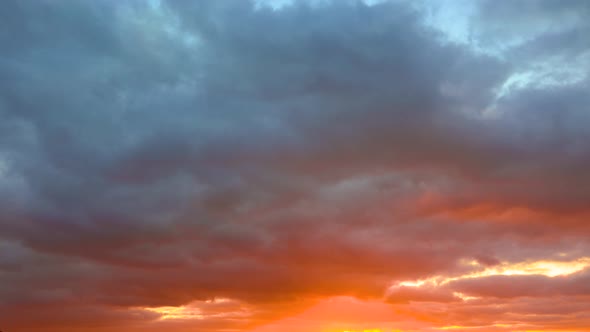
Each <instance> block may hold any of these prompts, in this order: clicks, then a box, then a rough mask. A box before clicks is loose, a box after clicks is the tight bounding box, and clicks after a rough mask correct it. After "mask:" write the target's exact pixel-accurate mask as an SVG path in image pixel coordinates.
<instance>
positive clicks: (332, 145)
mask: <svg viewBox="0 0 590 332" xmlns="http://www.w3.org/2000/svg"><path fill="white" fill-rule="evenodd" d="M523 3H524V2H523ZM544 4H548V5H553V4H552V3H551V2H540V3H539V6H540V5H544ZM577 4H578V3H573V2H572V3H571V5H572V6H574V5H577ZM482 6H483V8H486V6H492V5H489V4H487V3H482ZM506 6H510V5H509V4H508V3H504V4H501V5H499V6H498V7H493V8H494V10H498V11H505V10H506V9H503V8H501V7H506ZM535 6H537V5H535ZM535 8H537V7H535ZM539 8H541V7H539ZM543 8H544V7H543ZM559 8H561V9H562V10H561V11H559V13H562V12H563V13H570V12H573V11H572V9H571V8H570V7H567V8H566V6H563V7H562V6H561V5H560V6H559ZM482 12H485V13H487V15H489V17H487V18H486V19H482V22H484V23H482V25H481V26H480V27H479V28H480V29H481V31H483V32H482V33H488V32H489V30H486V29H493V28H494V23H493V21H494V20H496V19H497V18H495V17H496V16H494V15H500V14H497V13H495V12H494V11H493V10H492V11H487V10H483V11H482ZM423 15H424V13H422V12H420V11H419V10H417V9H414V8H413V7H411V6H410V5H408V4H406V3H403V2H385V3H383V4H379V5H375V6H368V5H365V4H363V3H362V2H356V1H333V2H328V3H325V4H312V3H307V2H303V1H300V2H296V3H295V4H294V5H292V6H286V7H283V8H282V9H280V10H271V9H270V8H268V7H264V6H263V7H261V8H258V9H256V7H255V6H254V5H253V4H252V3H250V2H248V1H195V2H190V3H189V2H182V1H170V2H163V3H161V4H159V5H158V4H156V3H155V2H154V4H151V5H150V4H149V3H147V2H146V3H139V2H130V1H129V2H128V1H122V2H116V3H115V2H99V3H95V2H76V3H66V2H49V1H47V2H46V1H39V2H32V1H7V2H5V3H3V4H2V9H1V10H0V21H1V22H2V23H0V24H1V25H2V28H1V29H0V31H2V32H0V42H1V44H2V53H1V54H0V91H1V92H0V199H1V200H0V244H1V245H2V251H1V253H0V285H2V286H0V312H5V313H9V315H10V316H11V317H12V318H11V319H10V320H9V322H10V323H11V324H14V326H16V327H18V326H19V317H24V316H22V315H24V312H23V311H22V310H20V309H19V308H20V307H19V305H21V304H22V305H23V306H26V305H28V304H30V305H35V306H39V308H44V307H45V306H51V305H55V304H61V305H63V306H64V307H66V308H72V307H75V306H82V307H83V308H81V309H80V310H81V311H83V312H80V313H78V312H77V311H71V315H72V316H71V317H72V318H71V321H73V322H75V321H79V320H87V321H94V320H96V321H98V320H111V318H108V319H107V318H104V317H103V316H101V315H103V314H104V315H114V316H117V315H119V314H120V311H117V310H119V309H121V308H137V307H144V306H166V305H181V304H185V303H188V302H190V301H192V300H195V299H198V300H204V299H208V298H213V297H215V296H221V297H227V298H235V299H238V300H243V301H246V302H249V303H250V304H252V305H256V306H259V308H261V311H262V312H264V310H263V309H265V308H266V307H265V306H267V305H268V303H273V305H277V306H278V305H279V304H280V305H284V306H285V307H287V308H290V306H292V307H298V306H301V305H302V304H301V303H300V302H299V301H300V300H299V299H300V298H302V297H303V298H305V297H306V296H308V297H310V298H315V297H322V296H332V295H355V296H360V297H380V296H381V295H382V293H383V291H384V289H385V288H386V287H387V285H388V283H389V282H391V280H393V279H399V280H402V279H407V278H411V279H413V278H416V279H417V278H421V277H427V276H431V275H434V274H444V273H455V272H457V271H462V269H464V267H462V266H460V264H459V261H460V260H461V259H465V258H476V259H482V257H485V258H483V259H482V261H483V260H487V261H490V262H497V261H498V260H500V259H501V260H509V261H518V260H522V259H527V258H537V257H546V256H547V255H552V254H554V252H557V251H564V252H571V255H572V257H574V258H576V257H580V256H584V255H587V254H588V251H587V250H588V248H587V247H586V246H585V245H584V241H583V240H584V237H585V236H587V235H588V227H587V226H586V224H587V223H584V220H585V218H587V217H588V215H589V214H590V211H589V210H588V208H587V206H586V205H587V204H586V202H587V200H588V198H589V197H590V196H589V195H590V192H589V191H588V188H590V178H589V177H588V172H587V171H586V170H587V167H588V166H590V165H589V163H590V157H589V155H588V151H589V150H588V149H589V148H590V146H589V143H588V142H590V140H588V131H587V130H586V127H587V126H588V124H589V123H590V119H589V118H588V109H587V105H589V103H588V96H587V94H586V93H585V91H586V90H587V88H588V79H587V78H585V79H581V80H578V81H576V82H570V83H567V82H565V83H564V84H560V85H558V86H532V85H531V86H528V85H525V86H523V87H521V88H518V89H517V88H513V89H508V90H507V92H505V93H504V94H503V95H501V96H499V95H498V91H500V90H501V88H502V86H503V84H504V83H505V81H506V80H507V79H509V78H510V77H511V75H513V74H514V73H517V72H519V71H520V70H521V69H523V68H525V69H526V68H528V67H527V66H525V65H523V63H525V62H526V59H527V58H531V59H533V58H534V59H535V61H541V60H542V59H543V55H542V54H545V53H546V54H552V53H551V52H553V51H552V50H553V48H555V46H552V45H564V44H567V45H570V44H571V47H570V48H568V50H569V51H568V52H569V53H568V54H569V55H568V56H574V55H576V54H577V55H579V54H581V53H582V52H587V47H586V46H584V43H583V38H584V37H583V36H582V35H581V34H580V35H575V36H573V37H572V35H571V34H576V33H578V32H563V33H562V34H561V32H559V33H554V32H551V33H550V34H547V33H545V31H541V32H539V35H538V36H537V37H536V38H537V39H536V40H532V41H530V42H527V43H524V44H522V45H518V46H517V47H516V48H515V49H514V50H512V51H511V52H513V53H509V55H510V56H507V57H503V58H501V57H496V56H494V55H490V54H484V53H482V52H476V51H474V50H473V49H472V48H470V45H459V44H452V43H445V42H441V38H440V36H441V33H442V32H439V31H436V30H434V29H432V28H428V27H426V26H425V25H424V24H423V22H424V16H423ZM530 15H531V17H530V21H531V22H533V23H531V26H532V28H531V27H529V26H527V27H526V29H525V28H522V29H525V30H526V31H524V30H523V31H524V32H523V33H529V32H530V31H529V30H530V29H533V32H535V33H537V30H535V28H534V27H535V26H536V25H535V24H541V23H538V22H545V20H547V19H550V18H552V17H553V16H551V14H550V13H548V12H546V11H545V10H542V11H541V9H539V12H538V13H537V12H536V11H533V12H532V13H531V14H530ZM560 15H561V14H560ZM563 15H566V14H563ZM567 15H569V14H567ZM571 15H574V14H571ZM576 15H577V14H576ZM501 16H502V17H504V15H501ZM514 20H516V18H514ZM575 22H577V23H575V24H574V25H573V26H572V29H573V30H572V31H586V32H587V28H588V27H587V25H584V24H582V23H579V22H578V21H575ZM515 27H516V28H518V29H520V28H521V27H517V26H516V25H515ZM527 29H528V30H527ZM576 29H577V30H576ZM494 33H496V32H494ZM494 33H493V34H494ZM481 38H482V40H485V39H483V37H481ZM545 39H550V40H551V42H545V41H543V40H545ZM542 47H546V48H547V49H546V50H545V51H542V50H539V48H542ZM543 52H545V53H543ZM533 53H534V54H533ZM541 53H542V54H541ZM539 54H541V55H539ZM540 58H541V60H539V59H540ZM587 69H588V68H587V67H584V66H582V67H581V68H580V70H581V71H582V73H584V71H585V73H587ZM490 114H491V115H490ZM515 209H516V210H518V209H521V210H522V209H524V210H525V211H526V212H527V213H524V214H523V213H521V214H516V215H514V214H511V213H512V212H513V211H514V210H515ZM519 211H520V210H519ZM499 219H500V221H501V222H497V221H498V220H499ZM466 220H468V221H469V222H468V223H466V222H465V221H466ZM561 226H568V227H561ZM548 234H550V235H548ZM490 239H494V241H490ZM565 240H567V241H565ZM515 249H518V250H515ZM327 276H328V277H327ZM64 284H67V287H64V286H63V285H64ZM129 285H133V286H132V287H130V286H129ZM410 293H411V292H410V291H407V292H406V293H404V294H401V295H400V298H402V297H403V299H402V300H400V302H404V301H409V300H410V299H411V298H412V296H419V297H422V298H423V299H435V300H436V299H443V300H444V301H454V300H456V298H454V297H453V296H451V295H447V294H442V295H441V294H438V293H435V292H432V293H425V294H417V295H416V294H410ZM402 295H403V296H402ZM310 301H312V300H310ZM444 301H443V302H444ZM305 303H307V302H305ZM85 308H88V310H87V311H86V309H85ZM134 310H135V309H134ZM281 312H283V311H281ZM284 312H285V313H286V312H289V310H288V309H285V310H284ZM1 315H2V313H0V317H2V316H1ZM27 315H30V313H27ZM44 315H45V316H44ZM85 315H86V316H85ZM88 315H96V316H97V317H98V318H96V319H90V318H88V317H89V316H88ZM122 315H123V316H124V317H123V316H121V317H119V316H117V317H118V318H117V317H114V318H112V321H113V323H112V324H113V325H116V324H118V323H116V322H121V321H125V322H127V321H128V320H129V321H131V323H129V324H132V323H133V322H135V320H137V321H150V320H153V319H155V318H156V316H154V315H146V314H145V312H143V313H142V312H139V313H137V315H135V314H134V313H132V312H128V313H126V314H122ZM127 315H129V316H127ZM69 317H70V316H69V314H68V313H67V312H60V313H57V312H56V313H51V314H43V315H41V314H40V315H39V316H38V324H40V325H43V324H53V325H55V326H59V325H60V324H62V323H64V322H68V320H69ZM76 317H83V318H76ZM101 317H102V318H101ZM50 318H51V319H50ZM218 323H219V322H218ZM121 324H123V323H121ZM125 324H127V323H125ZM212 324H217V323H216V322H215V321H214V322H212ZM219 324H221V325H219V326H224V325H223V324H224V323H223V322H221V323H219ZM240 324H241V323H240ZM33 325H34V324H33ZM73 325H76V324H73ZM230 325H231V324H230ZM238 325H239V324H238ZM246 325H247V324H246ZM239 326H245V325H239ZM203 328H205V327H203ZM212 329H213V328H212Z"/></svg>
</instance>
